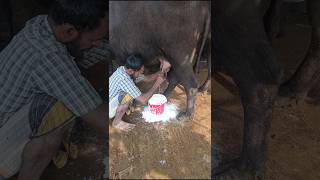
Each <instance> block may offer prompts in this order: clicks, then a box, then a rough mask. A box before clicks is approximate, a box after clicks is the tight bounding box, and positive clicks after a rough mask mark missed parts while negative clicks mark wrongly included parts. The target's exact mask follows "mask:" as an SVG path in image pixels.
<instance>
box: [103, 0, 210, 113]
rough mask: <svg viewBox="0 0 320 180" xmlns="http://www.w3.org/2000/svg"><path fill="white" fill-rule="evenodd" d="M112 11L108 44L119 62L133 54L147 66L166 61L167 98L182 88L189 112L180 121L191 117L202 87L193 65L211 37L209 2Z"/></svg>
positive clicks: (114, 4)
mask: <svg viewBox="0 0 320 180" xmlns="http://www.w3.org/2000/svg"><path fill="white" fill-rule="evenodd" d="M109 10H110V11H109V21H110V22H109V40H110V46H111V47H112V49H113V52H114V54H115V56H116V58H117V60H119V61H123V60H124V59H125V58H126V57H127V56H128V55H130V54H132V53H139V54H141V55H142V56H143V57H144V58H145V59H146V60H147V61H148V62H147V65H148V64H149V65H150V64H153V63H154V62H155V59H156V58H157V57H164V58H166V59H167V60H168V61H169V62H170V63H171V65H172V68H171V70H170V72H169V73H168V80H169V86H168V88H167V89H166V91H165V95H166V96H167V97H168V96H169V95H170V93H171V92H172V90H173V89H174V87H175V86H176V85H177V84H181V85H182V86H183V87H184V88H185V91H186V94H187V110H186V112H185V113H182V114H180V116H179V118H185V117H187V118H189V117H191V116H192V115H193V110H194V101H195V95H196V93H197V91H198V86H199V85H198V81H197V78H196V76H195V73H194V71H193V64H194V62H195V59H198V58H197V55H198V56H199V55H200V54H201V52H203V49H204V46H203V45H204V44H206V43H205V42H206V41H205V40H206V39H207V38H209V37H210V36H209V34H210V2H209V1H110V3H109ZM209 44H210V43H209ZM200 49H201V50H200ZM209 54H210V53H209ZM209 57H210V55H209ZM207 86H208V84H207ZM208 108H210V107H208Z"/></svg>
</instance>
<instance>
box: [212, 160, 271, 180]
mask: <svg viewBox="0 0 320 180" xmlns="http://www.w3.org/2000/svg"><path fill="white" fill-rule="evenodd" d="M240 164H241V162H240V159H234V160H232V161H229V162H225V163H222V164H220V165H219V166H218V167H216V168H214V169H213V170H212V173H213V177H212V179H214V180H265V176H264V173H263V171H261V172H260V171H253V170H250V169H252V168H249V167H248V168H246V167H243V166H241V165H240Z"/></svg>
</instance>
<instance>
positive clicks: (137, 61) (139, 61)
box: [124, 54, 144, 71]
mask: <svg viewBox="0 0 320 180" xmlns="http://www.w3.org/2000/svg"><path fill="white" fill-rule="evenodd" d="M143 63H144V60H143V57H142V56H141V55H138V54H133V55H130V56H129V57H127V59H126V63H125V65H124V66H125V67H126V68H127V69H133V70H135V71H138V70H140V69H141V67H142V66H143Z"/></svg>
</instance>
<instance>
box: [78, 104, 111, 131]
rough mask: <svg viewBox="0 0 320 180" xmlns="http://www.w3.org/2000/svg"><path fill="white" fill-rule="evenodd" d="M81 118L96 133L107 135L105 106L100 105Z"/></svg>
mask: <svg viewBox="0 0 320 180" xmlns="http://www.w3.org/2000/svg"><path fill="white" fill-rule="evenodd" d="M81 118H82V119H83V120H84V121H86V122H87V123H88V124H89V125H91V126H92V127H93V128H94V129H95V130H96V131H98V133H101V134H106V133H107V124H108V123H107V106H106V104H101V105H100V106H98V108H96V109H95V110H93V111H91V112H89V113H87V114H86V115H83V116H81Z"/></svg>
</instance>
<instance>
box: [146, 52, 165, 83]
mask: <svg viewBox="0 0 320 180" xmlns="http://www.w3.org/2000/svg"><path fill="white" fill-rule="evenodd" d="M159 61H160V71H158V72H156V73H154V74H151V75H146V76H144V79H143V81H144V82H151V81H154V80H156V79H157V77H158V75H159V74H161V73H162V74H166V73H167V72H169V71H170V68H171V64H170V63H169V62H168V61H167V60H165V59H164V58H159Z"/></svg>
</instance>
